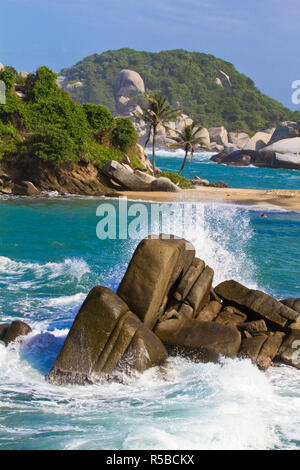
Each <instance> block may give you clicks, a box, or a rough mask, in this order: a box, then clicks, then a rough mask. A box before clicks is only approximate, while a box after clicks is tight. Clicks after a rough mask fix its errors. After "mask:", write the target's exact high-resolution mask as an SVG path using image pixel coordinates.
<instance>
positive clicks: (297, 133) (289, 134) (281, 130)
mask: <svg viewBox="0 0 300 470" xmlns="http://www.w3.org/2000/svg"><path fill="white" fill-rule="evenodd" d="M293 137H300V121H299V122H294V121H284V122H281V123H280V124H279V126H277V127H276V129H275V130H274V132H273V134H272V136H271V139H270V142H269V144H274V143H275V142H278V140H283V139H291V138H293Z"/></svg>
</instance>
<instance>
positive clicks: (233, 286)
mask: <svg viewBox="0 0 300 470" xmlns="http://www.w3.org/2000/svg"><path fill="white" fill-rule="evenodd" d="M215 292H216V293H217V295H218V296H219V297H220V298H221V299H222V300H223V301H224V302H225V303H226V304H228V305H233V306H235V307H237V308H240V309H242V310H244V311H246V312H247V318H248V319H249V320H258V319H263V320H264V321H265V322H266V324H267V325H270V327H275V328H276V329H280V330H281V329H282V330H286V329H287V327H288V325H289V324H290V323H292V322H294V321H296V320H297V319H298V317H299V313H297V312H296V311H295V310H292V309H291V308H289V307H287V306H286V305H284V304H282V303H281V302H279V301H278V300H276V299H274V298H273V297H271V296H269V295H267V294H265V293H264V292H261V291H258V290H253V289H248V288H247V287H245V286H243V285H242V284H240V283H238V282H236V281H233V280H231V281H225V282H222V283H221V284H219V285H218V286H217V287H215Z"/></svg>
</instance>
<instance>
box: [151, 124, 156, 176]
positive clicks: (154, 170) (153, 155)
mask: <svg viewBox="0 0 300 470" xmlns="http://www.w3.org/2000/svg"><path fill="white" fill-rule="evenodd" d="M155 141H156V126H154V127H153V136H152V166H153V174H154V176H156V165H155Z"/></svg>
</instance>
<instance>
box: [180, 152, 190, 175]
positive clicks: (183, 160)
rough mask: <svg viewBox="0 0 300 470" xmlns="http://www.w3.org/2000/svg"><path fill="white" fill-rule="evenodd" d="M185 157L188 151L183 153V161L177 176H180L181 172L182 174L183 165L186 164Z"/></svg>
mask: <svg viewBox="0 0 300 470" xmlns="http://www.w3.org/2000/svg"><path fill="white" fill-rule="evenodd" d="M187 155H188V150H186V151H185V155H184V160H183V163H182V165H181V168H180V170H179V172H178V174H179V175H181V172H182V170H183V169H184V165H185V162H186V158H187Z"/></svg>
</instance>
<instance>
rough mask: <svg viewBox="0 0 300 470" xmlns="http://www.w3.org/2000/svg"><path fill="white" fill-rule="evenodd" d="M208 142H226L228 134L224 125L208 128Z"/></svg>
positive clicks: (224, 143)
mask: <svg viewBox="0 0 300 470" xmlns="http://www.w3.org/2000/svg"><path fill="white" fill-rule="evenodd" d="M208 132H209V138H210V142H215V143H216V144H218V145H223V146H224V145H227V144H228V134H227V130H226V129H225V127H211V128H210V129H208Z"/></svg>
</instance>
